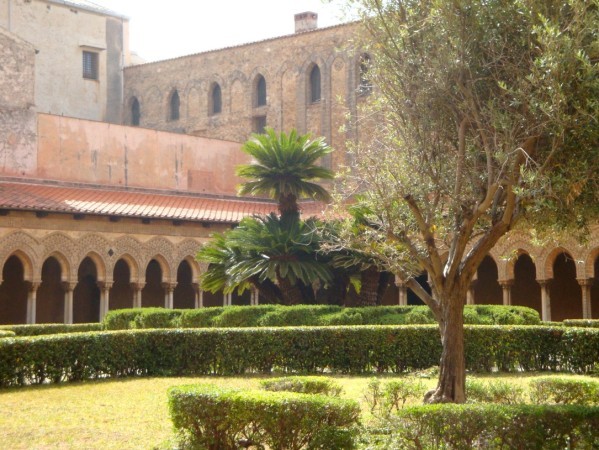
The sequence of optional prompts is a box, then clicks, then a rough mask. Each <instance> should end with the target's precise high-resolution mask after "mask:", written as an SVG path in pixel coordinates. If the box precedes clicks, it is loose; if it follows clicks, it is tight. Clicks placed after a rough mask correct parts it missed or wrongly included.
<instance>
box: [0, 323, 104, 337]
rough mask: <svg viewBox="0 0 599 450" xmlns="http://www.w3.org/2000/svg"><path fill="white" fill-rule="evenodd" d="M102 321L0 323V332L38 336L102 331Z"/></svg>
mask: <svg viewBox="0 0 599 450" xmlns="http://www.w3.org/2000/svg"><path fill="white" fill-rule="evenodd" d="M103 329H104V325H103V324H102V323H75V324H63V323H40V324H32V325H1V326H0V333H2V332H3V331H12V332H13V333H14V334H15V335H17V336H39V335H42V334H57V333H82V332H86V331H102V330H103Z"/></svg>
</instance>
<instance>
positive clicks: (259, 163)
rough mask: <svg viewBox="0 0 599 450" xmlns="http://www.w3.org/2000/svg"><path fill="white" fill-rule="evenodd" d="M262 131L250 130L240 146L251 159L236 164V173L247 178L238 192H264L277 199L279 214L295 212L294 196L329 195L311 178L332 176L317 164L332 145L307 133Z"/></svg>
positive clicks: (321, 198) (322, 197)
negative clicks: (250, 134)
mask: <svg viewBox="0 0 599 450" xmlns="http://www.w3.org/2000/svg"><path fill="white" fill-rule="evenodd" d="M265 131H266V133H265V134H254V135H253V136H252V139H250V140H249V141H247V142H246V143H245V144H244V146H243V147H242V150H243V151H244V152H246V153H247V154H249V155H250V156H251V157H252V158H253V159H254V161H255V162H254V163H252V164H248V165H242V166H239V167H238V168H237V176H240V177H242V178H249V179H250V180H251V181H246V182H245V183H243V184H242V185H241V187H240V189H239V194H240V195H263V194H265V195H268V196H269V197H271V198H273V199H275V200H277V201H278V202H279V211H280V212H281V214H283V215H284V214H288V213H291V214H297V213H298V211H299V209H298V206H297V199H300V198H311V199H314V200H319V201H328V200H329V199H330V197H329V194H328V192H327V191H326V190H325V189H324V188H323V187H322V186H320V185H319V184H317V183H314V182H313V181H312V180H318V179H321V180H325V179H331V178H333V173H332V172H331V171H330V170H329V169H327V168H325V167H323V166H321V165H319V164H318V160H319V159H321V158H322V157H324V156H326V155H328V154H329V153H330V152H331V151H332V149H331V147H329V146H328V145H327V144H326V143H325V142H324V138H319V139H315V140H311V139H310V135H309V134H305V135H298V134H297V132H296V131H295V130H292V131H291V132H290V133H289V134H286V133H284V132H281V133H280V134H277V133H276V132H275V131H274V130H273V129H272V128H266V130H265Z"/></svg>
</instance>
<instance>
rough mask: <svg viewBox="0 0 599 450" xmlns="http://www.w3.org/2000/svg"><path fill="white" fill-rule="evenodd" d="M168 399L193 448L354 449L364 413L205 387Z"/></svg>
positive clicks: (323, 401) (333, 401)
mask: <svg viewBox="0 0 599 450" xmlns="http://www.w3.org/2000/svg"><path fill="white" fill-rule="evenodd" d="M168 395H169V409H170V413H171V418H172V420H173V424H174V426H175V428H176V429H177V430H179V431H180V433H181V435H182V436H183V440H184V442H186V443H188V444H190V448H201V449H213V450H217V449H218V450H227V449H231V450H232V449H237V448H239V446H240V445H239V443H240V442H244V443H247V444H251V445H255V446H264V445H267V446H268V447H269V448H271V449H273V450H300V449H305V448H309V449H317V448H318V449H323V450H325V449H338V450H345V449H352V448H354V447H355V446H354V437H355V435H356V432H357V425H358V420H359V413H360V408H359V406H358V404H357V403H356V402H355V401H352V400H342V399H339V398H335V397H328V396H324V395H307V394H297V393H291V392H260V391H237V390H226V389H220V388H215V387H213V386H205V385H196V386H180V387H175V388H171V389H170V390H169V392H168ZM262 448H263V447H262Z"/></svg>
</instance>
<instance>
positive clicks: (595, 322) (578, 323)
mask: <svg viewBox="0 0 599 450" xmlns="http://www.w3.org/2000/svg"><path fill="white" fill-rule="evenodd" d="M564 325H565V326H567V327H589V328H599V319H566V320H564Z"/></svg>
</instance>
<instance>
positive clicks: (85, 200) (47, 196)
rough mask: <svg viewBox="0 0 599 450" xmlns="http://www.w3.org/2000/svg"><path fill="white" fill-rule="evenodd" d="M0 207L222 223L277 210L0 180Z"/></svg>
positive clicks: (317, 210)
mask: <svg viewBox="0 0 599 450" xmlns="http://www.w3.org/2000/svg"><path fill="white" fill-rule="evenodd" d="M301 207H302V213H303V215H304V216H306V217H309V216H313V215H321V214H322V211H323V209H324V205H323V204H320V203H314V202H306V203H302V205H301ZM0 208H1V209H18V210H33V211H40V210H43V211H48V212H57V213H70V214H94V215H110V216H122V217H143V218H149V219H152V218H154V219H169V220H190V221H199V222H223V223H237V222H239V221H240V220H241V219H242V218H244V217H247V216H252V215H254V214H261V215H265V214H268V213H270V212H273V211H276V210H277V206H276V204H275V203H273V202H269V201H265V200H253V199H234V198H215V197H207V196H205V195H201V194H192V193H172V194H170V193H166V192H165V193H162V192H160V193H156V192H155V191H146V192H144V191H143V190H137V191H130V190H115V189H113V188H106V189H103V188H101V187H86V186H63V185H53V184H35V183H19V182H12V181H10V182H5V181H0Z"/></svg>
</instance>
